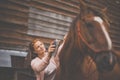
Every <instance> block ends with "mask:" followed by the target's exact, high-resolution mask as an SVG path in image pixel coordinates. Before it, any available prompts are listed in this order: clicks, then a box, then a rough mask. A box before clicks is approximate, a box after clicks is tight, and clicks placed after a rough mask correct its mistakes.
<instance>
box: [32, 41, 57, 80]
mask: <svg viewBox="0 0 120 80" xmlns="http://www.w3.org/2000/svg"><path fill="white" fill-rule="evenodd" d="M54 50H55V45H53V44H52V43H51V44H50V46H49V48H48V50H46V48H45V46H44V44H43V42H41V41H40V40H39V39H35V40H33V42H32V43H31V44H30V52H31V59H32V60H31V68H32V69H33V71H34V72H35V75H36V80H53V79H54V76H55V74H56V64H55V62H54V59H53V58H52V53H53V52H54Z"/></svg>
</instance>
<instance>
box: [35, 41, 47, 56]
mask: <svg viewBox="0 0 120 80" xmlns="http://www.w3.org/2000/svg"><path fill="white" fill-rule="evenodd" d="M33 47H34V50H35V52H36V53H37V54H38V55H39V54H43V53H44V52H45V50H46V49H45V46H44V44H43V43H42V42H41V41H36V42H35V43H34V45H33Z"/></svg>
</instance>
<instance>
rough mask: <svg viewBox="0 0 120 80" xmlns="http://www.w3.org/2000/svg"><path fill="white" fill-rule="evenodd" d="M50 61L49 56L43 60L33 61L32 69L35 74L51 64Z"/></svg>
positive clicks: (36, 59)
mask: <svg viewBox="0 0 120 80" xmlns="http://www.w3.org/2000/svg"><path fill="white" fill-rule="evenodd" d="M49 60H50V57H49V56H48V55H45V57H44V58H42V59H39V58H35V59H33V60H32V61H31V67H32V69H33V70H34V71H35V72H41V71H43V70H44V69H45V68H46V67H47V65H48V64H49Z"/></svg>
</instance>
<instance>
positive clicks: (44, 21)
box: [0, 0, 79, 67]
mask: <svg viewBox="0 0 120 80" xmlns="http://www.w3.org/2000/svg"><path fill="white" fill-rule="evenodd" d="M77 5H78V3H77V2H74V1H68V0H65V1H61V0H0V55H1V57H0V58H1V60H2V61H5V62H4V63H5V64H3V62H2V63H1V64H0V65H1V66H7V67H10V66H11V63H10V56H11V55H17V56H26V54H27V51H28V45H29V43H30V42H31V41H32V40H33V39H34V38H39V39H41V41H43V42H44V43H45V45H46V47H47V46H48V45H49V43H50V42H51V41H52V40H54V39H60V40H62V38H63V36H64V35H65V34H66V33H67V31H68V29H69V26H70V23H71V22H72V20H73V19H74V18H75V16H76V15H77V14H78V13H79V7H78V6H77ZM8 55H9V57H8Z"/></svg>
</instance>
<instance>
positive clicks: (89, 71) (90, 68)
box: [82, 56, 98, 80]
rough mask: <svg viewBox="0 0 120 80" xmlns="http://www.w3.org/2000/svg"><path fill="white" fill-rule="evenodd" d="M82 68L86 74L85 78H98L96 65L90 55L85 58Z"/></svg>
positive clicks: (88, 79) (95, 79)
mask: <svg viewBox="0 0 120 80" xmlns="http://www.w3.org/2000/svg"><path fill="white" fill-rule="evenodd" d="M82 70H83V71H82V72H83V75H85V78H87V80H98V72H97V69H96V65H95V63H94V61H93V59H92V58H91V57H90V56H86V57H85V58H84V61H83V65H82ZM85 80H86V79H85Z"/></svg>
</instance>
